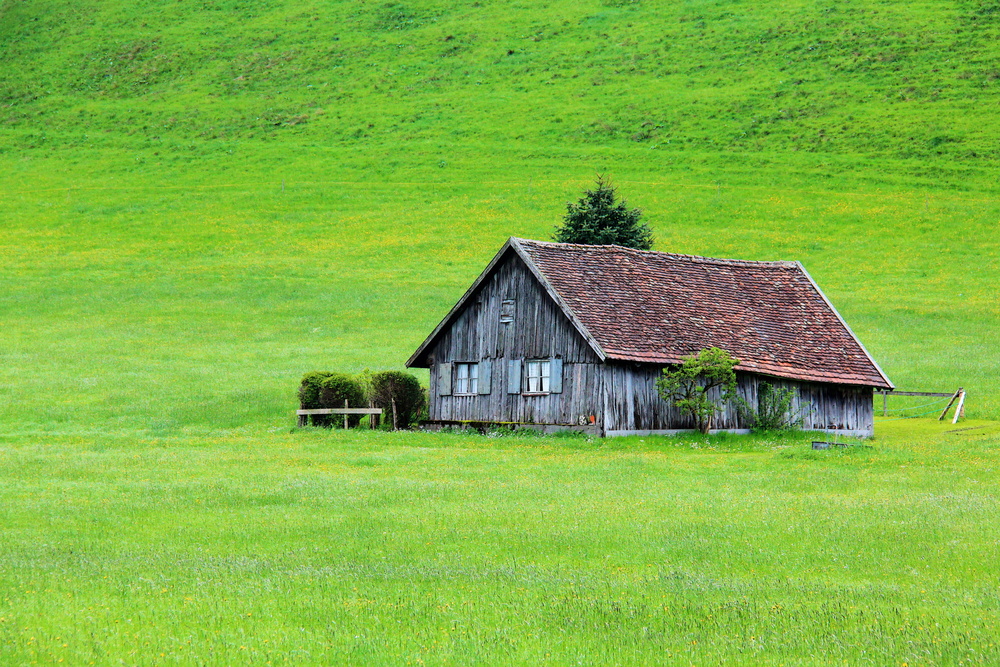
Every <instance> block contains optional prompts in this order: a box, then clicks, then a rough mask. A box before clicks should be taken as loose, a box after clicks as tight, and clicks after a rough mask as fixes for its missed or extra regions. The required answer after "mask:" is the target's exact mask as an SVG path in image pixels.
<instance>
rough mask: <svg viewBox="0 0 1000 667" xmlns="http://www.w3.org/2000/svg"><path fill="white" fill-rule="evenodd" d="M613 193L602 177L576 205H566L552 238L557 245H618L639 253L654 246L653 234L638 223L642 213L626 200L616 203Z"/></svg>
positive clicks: (598, 178) (613, 189)
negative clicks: (560, 221)
mask: <svg viewBox="0 0 1000 667" xmlns="http://www.w3.org/2000/svg"><path fill="white" fill-rule="evenodd" d="M616 194H617V193H616V190H615V188H614V186H612V185H611V182H610V181H609V180H607V179H605V178H604V177H603V176H598V177H597V183H596V187H595V188H594V189H593V190H587V191H586V193H585V194H584V195H583V197H581V198H580V200H579V201H578V202H576V203H575V204H574V203H568V204H567V205H566V216H565V217H564V218H563V224H562V225H561V226H560V227H558V228H557V229H556V233H555V234H554V235H553V236H552V239H553V240H555V241H558V242H560V243H582V244H584V245H621V246H627V247H629V248H636V249H638V250H649V249H650V248H652V247H653V232H652V230H651V229H650V228H649V226H648V225H646V224H645V223H643V222H640V221H639V218H641V217H642V211H641V210H640V209H638V208H633V209H630V208H629V207H628V206H627V204H626V202H625V200H621V201H615V196H616Z"/></svg>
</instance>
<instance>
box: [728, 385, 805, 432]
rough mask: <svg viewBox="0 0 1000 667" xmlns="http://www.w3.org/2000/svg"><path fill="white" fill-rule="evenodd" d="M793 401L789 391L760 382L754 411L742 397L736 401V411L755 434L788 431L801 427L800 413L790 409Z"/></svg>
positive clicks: (792, 395)
mask: <svg viewBox="0 0 1000 667" xmlns="http://www.w3.org/2000/svg"><path fill="white" fill-rule="evenodd" d="M794 400H795V392H794V391H792V390H791V389H787V388H782V387H775V386H774V385H772V384H771V383H770V382H762V383H761V385H760V387H759V388H758V389H757V407H756V409H755V408H754V407H753V406H752V405H750V404H749V403H747V401H746V400H745V399H743V398H742V397H739V398H737V399H736V409H737V410H739V413H740V415H741V416H742V417H743V419H745V420H746V421H747V423H748V424H750V428H751V430H753V431H755V432H759V431H790V430H792V429H796V428H799V427H800V426H801V425H802V411H801V410H793V409H792V401H794Z"/></svg>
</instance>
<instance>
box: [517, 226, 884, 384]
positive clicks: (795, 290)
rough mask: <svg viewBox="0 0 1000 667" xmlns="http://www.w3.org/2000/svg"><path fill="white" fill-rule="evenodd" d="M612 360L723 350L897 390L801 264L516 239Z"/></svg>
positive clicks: (671, 358)
mask: <svg viewBox="0 0 1000 667" xmlns="http://www.w3.org/2000/svg"><path fill="white" fill-rule="evenodd" d="M511 245H513V246H514V247H515V248H516V249H518V250H519V254H520V255H521V256H522V257H523V258H525V260H526V261H527V262H528V264H529V265H533V266H531V268H532V269H533V270H535V272H536V274H540V277H541V278H542V279H543V282H547V283H548V287H549V289H550V290H552V291H553V292H555V294H556V295H558V298H557V300H560V301H562V305H563V307H564V308H566V309H567V310H569V311H570V313H569V314H570V315H571V317H573V318H575V319H576V321H577V322H578V323H579V324H580V325H582V327H583V328H584V329H585V330H586V332H587V333H589V334H590V337H591V338H592V343H593V342H596V344H597V345H598V346H599V347H600V348H601V350H600V351H601V352H603V355H604V356H605V357H606V358H609V359H618V360H626V361H641V362H652V363H679V362H680V361H681V357H683V356H684V355H688V354H692V353H696V352H698V351H699V350H701V349H702V348H705V347H711V346H715V347H720V348H723V349H725V350H728V351H729V352H730V353H731V354H732V355H733V356H735V357H737V358H738V359H740V364H739V366H737V369H738V370H745V371H751V372H756V373H762V374H765V375H772V376H776V377H784V378H790V379H796V380H809V381H815V382H832V383H838V384H853V385H862V386H869V387H879V388H891V387H892V384H891V383H890V382H889V380H888V378H887V377H886V376H885V375H884V374H883V373H882V371H881V370H880V369H879V368H878V366H877V364H876V363H875V362H874V360H873V359H872V358H871V357H870V356H869V354H868V353H867V351H866V350H865V349H864V347H862V345H861V343H860V342H859V341H858V340H857V339H856V338H855V337H854V334H853V333H852V332H851V330H850V329H849V328H848V327H847V325H846V324H845V323H844V321H843V320H842V319H841V318H840V316H839V315H838V314H837V312H836V311H835V310H834V308H833V306H832V305H831V304H830V303H829V301H827V299H826V297H824V296H823V294H822V292H820V291H819V288H818V287H817V286H816V285H815V283H813V281H812V279H811V278H810V277H809V275H808V274H807V273H806V272H805V270H804V269H803V268H802V265H800V264H799V263H798V262H750V261H743V260H732V259H710V258H706V257H694V256H692V255H676V254H671V253H664V252H651V251H641V250H633V249H631V248H623V247H620V246H587V245H573V244H566V243H545V242H541V241H528V240H524V239H511Z"/></svg>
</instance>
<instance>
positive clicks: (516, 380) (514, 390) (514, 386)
mask: <svg viewBox="0 0 1000 667" xmlns="http://www.w3.org/2000/svg"><path fill="white" fill-rule="evenodd" d="M507 393H508V394H520V393H521V360H520V359H509V360H508V361H507Z"/></svg>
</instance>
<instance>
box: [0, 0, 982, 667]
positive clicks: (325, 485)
mask: <svg viewBox="0 0 1000 667" xmlns="http://www.w3.org/2000/svg"><path fill="white" fill-rule="evenodd" d="M998 38H1000V5H997V3H996V2H995V0H955V1H954V2H947V3H946V2H926V3H907V4H899V3H895V4H893V3H885V2H877V1H876V0H849V1H847V2H838V3H831V2H818V3H759V2H758V3H750V2H712V1H687V2H680V3H674V4H669V5H664V4H663V3H654V2H651V0H642V1H639V0H635V1H628V0H601V1H598V0H594V1H593V2H569V1H568V0H557V1H554V2H550V3H542V4H539V3H518V2H495V1H490V0H481V1H479V2H448V3H446V2H441V1H430V0H410V1H409V2H385V3H348V2H330V3H320V2H315V1H313V0H303V1H300V2H295V3H292V2H288V1H287V0H270V1H268V2H257V3H248V2H243V1H241V0H211V1H207V2H201V3H195V2H190V1H188V0H182V1H181V2H176V1H171V2H166V1H165V0H143V1H140V2H133V3H120V2H104V3H95V2H91V1H90V0H85V1H83V2H79V1H78V2H69V1H68V0H29V1H19V0H0V475H2V477H3V483H2V484H0V497H2V502H0V515H2V517H3V523H2V524H0V525H2V526H3V527H4V529H3V531H2V532H0V662H2V663H4V664H32V663H47V662H54V661H58V660H59V659H62V660H63V661H64V662H65V663H67V664H81V663H82V664H86V663H89V662H94V663H95V664H112V663H114V664H120V663H125V664H175V663H179V664H234V663H240V662H253V663H261V664H264V663H266V662H267V661H268V660H271V661H272V662H274V663H275V664H277V663H281V662H290V663H305V664H324V663H325V664H331V663H354V664H367V663H373V662H383V663H387V664H399V663H405V662H412V663H414V664H416V663H419V662H421V661H424V662H429V663H438V664H440V663H484V664H493V663H505V662H506V663H540V662H542V663H544V662H548V663H552V664H566V663H570V662H578V661H579V662H583V663H589V664H607V663H617V664H626V663H657V662H662V663H674V664H689V663H694V664H733V663H744V664H830V663H832V662H840V663H842V662H845V661H846V662H847V663H848V664H872V665H885V664H902V663H907V664H908V665H916V664H921V665H923V664H965V663H968V662H971V663H977V662H978V663H983V664H989V663H996V662H997V661H998V656H997V648H996V646H995V645H994V644H996V642H995V640H994V638H995V637H996V636H997V634H998V633H997V617H998V616H997V615H998V613H1000V612H998V606H997V595H996V593H997V585H998V577H1000V571H998V570H997V568H996V566H995V565H994V564H993V561H994V560H995V558H994V557H993V552H994V551H995V547H996V541H997V534H996V530H995V528H994V526H995V525H996V514H997V504H996V498H995V494H994V493H993V492H992V490H991V489H992V488H995V484H996V481H997V480H996V472H995V470H996V465H995V464H996V460H995V459H996V456H995V453H994V450H995V447H996V445H997V444H998V438H1000V436H998V435H997V433H996V431H995V430H994V424H995V423H996V421H997V420H1000V354H998V350H1000V306H998V299H997V296H996V295H997V294H998V292H1000V230H998V220H1000V186H998V181H997V177H996V174H997V173H998V168H1000V150H998V146H1000V124H998V123H997V122H996V118H997V117H998V113H1000V94H998V93H1000V51H998V49H997V48H996V44H997V40H998ZM597 173H604V174H607V175H609V176H610V177H611V178H612V179H613V180H614V182H615V183H616V184H617V185H618V186H619V187H620V190H621V192H622V194H623V195H624V196H625V197H626V198H627V199H628V200H629V202H630V203H631V204H633V205H638V206H640V207H642V208H643V209H644V210H645V212H646V220H647V221H648V222H649V224H650V225H651V226H652V227H653V229H654V231H655V233H656V235H657V242H656V246H655V247H656V249H658V250H664V251H672V252H683V253H692V254H701V255H709V256H719V257H738V258H745V259H762V260H777V259H795V260H800V261H802V262H803V263H804V265H805V266H806V268H807V269H808V270H809V271H810V273H811V274H812V275H813V277H814V278H815V279H816V280H817V282H818V283H819V284H820V286H821V287H822V288H823V289H824V290H825V291H826V293H827V295H828V296H829V297H830V298H831V300H832V301H833V303H834V304H835V305H836V306H837V308H838V309H839V310H840V312H841V313H842V314H843V315H844V317H845V318H846V320H847V321H848V322H849V324H850V325H851V326H852V328H853V329H854V330H855V332H856V333H857V334H858V336H859V337H860V338H861V340H862V341H863V342H864V343H865V345H866V346H867V347H868V349H869V350H870V351H871V352H872V354H873V355H874V357H875V358H876V359H877V360H878V361H879V363H880V365H881V366H882V367H883V368H884V369H885V370H886V372H887V373H888V374H889V376H890V378H892V379H893V381H894V382H895V383H896V384H897V386H899V387H900V388H901V389H910V390H925V391H951V390H954V389H955V388H957V387H958V386H964V387H965V388H966V389H967V390H968V392H969V403H968V405H967V408H966V409H967V414H968V417H969V419H970V420H971V421H969V422H963V423H961V424H959V425H958V426H954V427H953V426H951V425H950V424H948V425H943V424H938V423H936V422H935V423H933V424H931V423H929V422H926V423H925V422H922V421H910V420H896V421H888V420H887V421H883V422H880V423H879V424H878V426H877V437H876V439H875V441H873V442H872V443H869V444H871V445H872V449H852V450H849V451H847V452H842V451H834V452H812V451H811V450H809V449H808V444H807V439H808V436H802V438H791V439H788V440H779V441H774V440H773V439H768V438H749V439H746V438H744V439H739V438H736V439H733V438H730V439H726V438H721V439H715V440H709V441H707V442H705V441H704V440H699V439H697V438H694V439H683V438H682V439H679V440H673V439H649V440H648V441H645V442H641V441H639V440H636V439H625V440H621V441H615V442H607V443H599V442H596V443H594V442H586V441H582V440H575V439H564V438H543V439H534V438H531V439H521V438H485V437H474V436H459V435H436V436H434V435H428V434H384V433H382V434H368V433H351V434H344V433H326V432H314V431H313V430H311V429H307V430H303V431H290V429H291V426H292V423H293V418H292V416H291V413H292V410H293V409H294V407H295V388H296V385H297V382H298V379H299V378H300V377H301V375H302V374H303V373H304V372H306V371H310V370H317V369H320V370H342V371H349V372H354V371H360V370H362V369H364V368H371V369H373V370H377V369H384V368H400V367H401V366H402V364H403V362H404V360H405V359H406V358H407V357H408V356H409V354H410V353H411V352H412V351H413V349H414V348H415V347H416V346H417V345H418V344H419V342H420V341H422V340H423V338H424V336H425V335H426V334H427V333H428V332H429V331H430V330H431V329H432V328H433V327H434V325H435V324H437V322H438V321H439V319H440V318H441V317H442V316H443V315H444V314H445V313H446V312H447V310H448V309H449V307H450V306H451V305H452V304H453V303H454V301H455V300H456V299H457V298H458V297H459V296H460V295H461V294H462V293H463V292H464V290H465V289H466V287H467V286H468V285H469V283H470V282H471V281H472V280H473V279H474V278H475V276H476V275H478V273H479V272H480V270H481V269H482V268H483V266H485V264H486V263H487V262H488V261H489V259H490V258H491V257H492V255H493V253H494V252H495V251H496V250H497V249H498V248H499V247H500V245H501V244H502V243H503V241H504V240H505V239H506V238H507V237H508V236H511V235H516V236H522V237H527V238H540V239H545V238H548V237H549V236H550V234H551V233H552V230H553V228H554V226H555V225H556V224H557V223H558V222H559V220H560V217H561V215H562V213H563V211H564V210H565V202H566V201H568V200H571V199H575V198H577V197H578V196H579V195H580V194H581V192H582V191H583V189H584V188H586V187H588V186H589V185H590V184H591V183H592V182H593V179H594V176H595V174H597ZM906 400H907V399H902V398H896V399H893V401H894V402H893V403H892V404H891V407H893V408H894V409H895V413H894V414H896V415H898V414H900V412H899V409H900V408H906V407H913V408H914V409H913V410H911V411H910V412H926V411H927V410H930V409H932V408H927V409H926V410H925V409H924V408H916V407H914V406H918V405H920V399H913V400H910V401H909V402H905V401H906ZM971 426H976V428H971ZM957 428H971V430H969V431H959V432H956V433H944V431H947V430H954V429H957ZM161 654H162V655H161Z"/></svg>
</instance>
